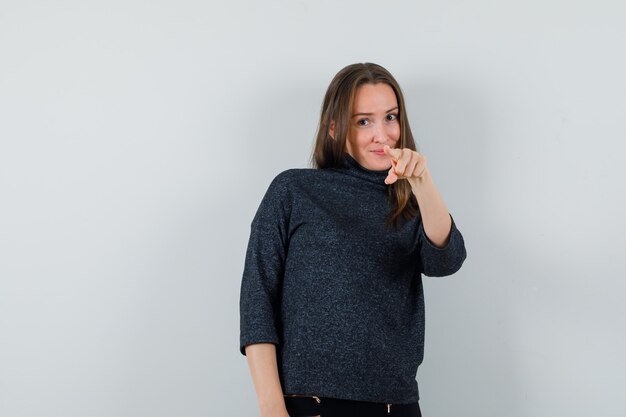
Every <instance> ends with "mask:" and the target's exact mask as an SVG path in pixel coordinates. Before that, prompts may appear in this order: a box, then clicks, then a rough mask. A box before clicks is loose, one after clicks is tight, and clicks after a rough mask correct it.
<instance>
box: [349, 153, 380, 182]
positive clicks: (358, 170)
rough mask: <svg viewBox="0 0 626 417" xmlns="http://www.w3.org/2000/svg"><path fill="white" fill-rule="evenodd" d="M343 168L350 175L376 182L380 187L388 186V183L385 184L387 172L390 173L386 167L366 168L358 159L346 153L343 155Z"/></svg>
mask: <svg viewBox="0 0 626 417" xmlns="http://www.w3.org/2000/svg"><path fill="white" fill-rule="evenodd" d="M341 168H342V169H343V170H344V171H345V172H346V173H348V174H350V175H353V176H355V177H358V178H360V179H363V180H365V181H368V182H371V183H373V184H376V185H377V186H379V187H380V188H387V184H385V178H387V174H388V173H389V171H388V170H386V169H384V170H381V171H376V170H371V169H367V168H364V167H363V166H361V164H359V163H358V162H357V161H356V159H354V158H353V157H352V156H351V155H350V154H348V153H346V154H344V156H343V161H342V163H341Z"/></svg>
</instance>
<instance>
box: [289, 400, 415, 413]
mask: <svg viewBox="0 0 626 417" xmlns="http://www.w3.org/2000/svg"><path fill="white" fill-rule="evenodd" d="M284 398H285V405H286V406H287V412H288V413H289V417H311V416H321V417H422V413H421V411H420V407H419V403H411V404H385V403H375V402H369V401H354V400H342V399H337V398H330V397H312V396H299V397H290V396H288V395H286V396H285V397H284Z"/></svg>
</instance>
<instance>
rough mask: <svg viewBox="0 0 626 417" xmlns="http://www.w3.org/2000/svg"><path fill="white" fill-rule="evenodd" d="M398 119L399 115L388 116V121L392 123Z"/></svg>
mask: <svg viewBox="0 0 626 417" xmlns="http://www.w3.org/2000/svg"><path fill="white" fill-rule="evenodd" d="M397 118H398V115H397V114H393V113H392V114H388V115H387V120H389V121H390V122H391V121H394V120H396V119H397Z"/></svg>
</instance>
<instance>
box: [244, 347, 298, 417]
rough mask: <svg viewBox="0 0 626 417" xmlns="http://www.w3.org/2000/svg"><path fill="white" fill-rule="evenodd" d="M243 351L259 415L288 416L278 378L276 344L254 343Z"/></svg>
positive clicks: (265, 416) (263, 416) (270, 416)
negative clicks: (254, 390) (246, 359)
mask: <svg viewBox="0 0 626 417" xmlns="http://www.w3.org/2000/svg"><path fill="white" fill-rule="evenodd" d="M245 351H246V357H247V358H248V367H249V368H250V374H251V375H252V381H253V383H254V388H255V389H256V394H257V397H258V400H259V410H260V412H261V417H289V414H287V408H286V407H285V399H284V397H283V390H282V388H281V386H280V380H279V378H278V365H277V363H276V345H274V344H273V343H254V344H251V345H248V346H246V347H245Z"/></svg>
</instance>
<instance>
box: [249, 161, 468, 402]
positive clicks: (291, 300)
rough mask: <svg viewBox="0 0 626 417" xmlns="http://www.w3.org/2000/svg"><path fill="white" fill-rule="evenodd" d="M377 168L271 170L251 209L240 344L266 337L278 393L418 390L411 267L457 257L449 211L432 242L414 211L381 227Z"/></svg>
mask: <svg viewBox="0 0 626 417" xmlns="http://www.w3.org/2000/svg"><path fill="white" fill-rule="evenodd" d="M386 176H387V171H371V170H367V169H365V168H363V167H361V166H360V165H359V164H358V163H357V162H356V161H355V160H354V159H353V158H352V157H351V156H349V155H346V156H345V157H344V160H343V165H342V167H341V168H332V169H290V170H287V171H284V172H282V173H280V174H279V175H277V176H276V178H274V180H273V181H272V183H271V185H270V186H269V189H268V190H267V192H266V194H265V196H264V197H263V200H262V202H261V205H260V207H259V209H258V211H257V213H256V215H255V217H254V219H253V221H252V225H251V233H250V240H249V242H248V248H247V253H246V260H245V266H244V271H243V279H242V282H241V293H240V297H241V298H240V325H241V332H240V351H241V353H242V354H244V355H245V350H244V348H245V346H246V345H248V344H252V343H259V342H270V343H274V344H276V346H277V360H278V370H279V376H280V382H281V385H282V389H283V393H284V394H310V395H317V396H325V397H334V398H343V399H350V400H360V401H375V402H387V403H398V404H402V403H410V402H415V401H417V400H418V399H419V394H418V389H417V382H416V379H415V377H416V374H417V368H418V366H419V365H420V364H421V362H422V358H423V353H424V294H423V289H422V276H421V274H424V275H427V276H446V275H450V274H453V273H455V272H456V271H457V270H458V269H459V268H460V267H461V265H462V264H463V261H464V260H465V257H466V250H465V244H464V241H463V237H462V235H461V233H460V232H459V230H458V229H457V228H456V224H455V223H454V219H452V216H451V219H452V229H451V232H450V233H451V235H450V239H449V241H448V243H447V245H446V246H445V247H444V248H438V247H436V246H434V245H433V244H432V243H431V242H430V241H429V240H428V238H427V236H426V235H425V233H424V229H423V225H422V222H421V219H420V217H419V216H416V217H415V218H413V219H412V220H410V221H405V222H404V223H403V224H402V226H401V227H400V228H399V229H395V228H393V227H390V228H385V226H384V222H385V219H386V217H387V215H388V213H389V209H390V207H391V206H390V202H389V198H388V195H387V187H388V186H387V185H386V184H385V182H384V180H385V177H386Z"/></svg>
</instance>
